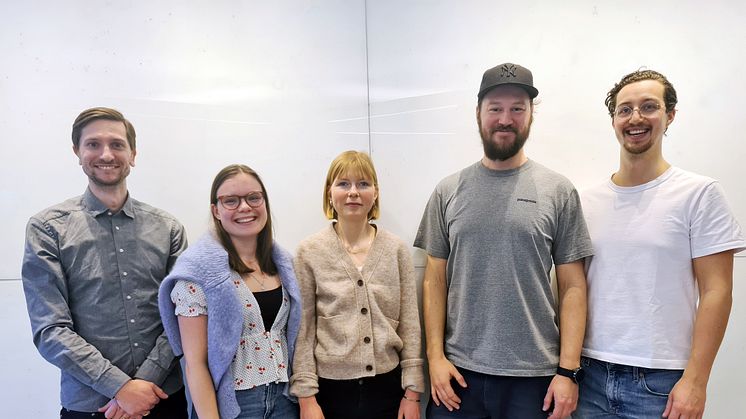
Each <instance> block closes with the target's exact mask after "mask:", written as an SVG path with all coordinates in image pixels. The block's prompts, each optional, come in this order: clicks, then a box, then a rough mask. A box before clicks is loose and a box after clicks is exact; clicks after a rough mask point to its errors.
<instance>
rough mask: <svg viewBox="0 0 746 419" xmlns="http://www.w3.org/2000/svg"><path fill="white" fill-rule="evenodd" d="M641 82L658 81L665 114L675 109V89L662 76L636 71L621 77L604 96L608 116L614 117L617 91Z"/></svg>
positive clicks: (645, 71) (653, 72) (646, 71)
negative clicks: (660, 85)
mask: <svg viewBox="0 0 746 419" xmlns="http://www.w3.org/2000/svg"><path fill="white" fill-rule="evenodd" d="M643 80H655V81H659V82H660V83H661V84H662V85H663V102H665V105H666V112H671V111H672V110H674V109H675V108H676V103H678V99H677V98H676V89H674V88H673V84H671V82H670V81H668V79H667V78H666V76H664V75H663V74H661V73H659V72H657V71H653V70H637V71H634V72H632V73H629V74H627V75H626V76H624V77H622V79H621V80H620V81H619V83H617V84H615V85H614V87H612V88H611V90H609V93H607V94H606V101H605V102H604V103H606V107H607V108H608V109H609V115H611V117H612V118H613V117H614V111H615V110H616V96H617V95H618V94H619V91H620V90H622V88H623V87H624V86H626V85H628V84H631V83H635V82H638V81H643Z"/></svg>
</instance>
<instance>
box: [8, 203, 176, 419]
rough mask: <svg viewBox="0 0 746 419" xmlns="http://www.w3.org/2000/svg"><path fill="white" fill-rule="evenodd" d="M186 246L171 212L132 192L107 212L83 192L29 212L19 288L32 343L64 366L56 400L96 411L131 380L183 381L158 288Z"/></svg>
mask: <svg viewBox="0 0 746 419" xmlns="http://www.w3.org/2000/svg"><path fill="white" fill-rule="evenodd" d="M186 246H187V241H186V233H185V231H184V227H183V226H182V225H181V224H180V223H179V222H178V221H177V220H176V219H175V218H174V217H172V216H171V215H169V214H168V213H166V212H164V211H161V210H159V209H157V208H153V207H151V206H149V205H147V204H144V203H142V202H139V201H136V200H134V199H132V198H128V199H127V201H126V202H125V204H124V206H123V207H122V209H121V210H120V211H119V212H117V213H112V212H111V211H110V210H109V209H108V208H107V207H106V206H105V205H104V204H103V203H102V202H101V201H99V200H98V199H97V198H96V197H95V196H94V195H93V193H91V191H90V190H86V192H85V194H83V195H82V196H79V197H76V198H72V199H69V200H67V201H65V202H63V203H61V204H59V205H55V206H53V207H51V208H48V209H46V210H44V211H42V212H40V213H39V214H37V215H35V216H33V217H31V219H30V220H29V222H28V225H27V227H26V247H25V252H24V256H23V267H22V272H21V277H22V280H23V290H24V293H25V294H26V304H27V306H28V312H29V317H30V318H31V328H32V332H33V337H34V344H35V345H36V347H37V348H38V349H39V352H40V353H41V355H42V356H43V357H44V358H45V359H46V360H47V361H49V362H51V363H52V364H54V365H56V366H57V367H59V368H60V369H61V370H62V377H61V395H60V397H61V402H62V406H63V407H65V408H67V409H71V410H77V411H83V412H95V411H96V410H97V409H98V408H99V407H101V406H103V405H105V404H106V403H107V402H108V401H109V400H110V399H111V398H113V397H114V395H115V394H116V393H117V391H119V389H120V388H121V387H122V386H123V385H124V384H125V383H126V382H127V381H128V380H130V379H131V378H139V379H143V380H147V381H151V382H153V383H155V384H156V385H158V386H160V387H161V388H162V389H163V390H164V391H165V392H166V393H168V394H172V393H173V392H175V391H177V390H178V389H180V388H181V386H182V383H181V371H180V369H179V366H178V360H177V359H175V357H174V354H173V352H172V350H171V346H170V345H169V343H168V340H167V338H166V336H165V334H164V333H163V326H162V324H161V319H160V314H159V312H158V288H159V286H160V283H161V281H162V280H163V278H164V277H165V276H166V274H167V273H168V271H169V270H170V269H171V266H173V264H174V262H175V261H176V257H177V256H178V255H179V254H180V253H181V252H182V251H183V250H184V249H185V248H186Z"/></svg>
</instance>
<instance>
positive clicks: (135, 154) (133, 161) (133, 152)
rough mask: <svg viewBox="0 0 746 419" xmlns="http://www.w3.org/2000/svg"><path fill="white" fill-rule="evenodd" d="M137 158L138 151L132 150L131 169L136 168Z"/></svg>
mask: <svg viewBox="0 0 746 419" xmlns="http://www.w3.org/2000/svg"><path fill="white" fill-rule="evenodd" d="M135 157H137V150H132V157H130V166H131V167H135Z"/></svg>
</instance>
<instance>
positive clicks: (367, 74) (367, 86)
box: [363, 0, 373, 158]
mask: <svg viewBox="0 0 746 419" xmlns="http://www.w3.org/2000/svg"><path fill="white" fill-rule="evenodd" d="M363 3H364V8H363V9H364V14H365V16H364V17H365V25H364V26H365V89H366V104H367V107H368V118H367V120H368V154H369V155H370V156H371V158H372V157H373V144H372V142H371V133H370V66H369V61H368V0H364V2H363Z"/></svg>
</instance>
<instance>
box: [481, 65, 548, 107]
mask: <svg viewBox="0 0 746 419" xmlns="http://www.w3.org/2000/svg"><path fill="white" fill-rule="evenodd" d="M503 84H514V85H516V86H518V87H520V88H522V89H523V90H525V91H526V93H528V96H529V97H530V98H531V99H533V98H535V97H536V96H537V95H538V94H539V91H538V90H536V88H535V87H534V76H533V74H531V71H530V70H529V69H527V68H526V67H522V66H520V65H518V64H513V63H505V64H500V65H497V66H495V67H492V68H490V69H489V70H487V71H485V72H484V75H482V84H481V85H479V93H478V94H477V99H478V100H479V101H480V102H481V101H482V98H483V97H484V95H486V94H487V92H489V91H490V90H492V89H493V88H495V87H497V86H501V85H503Z"/></svg>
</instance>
